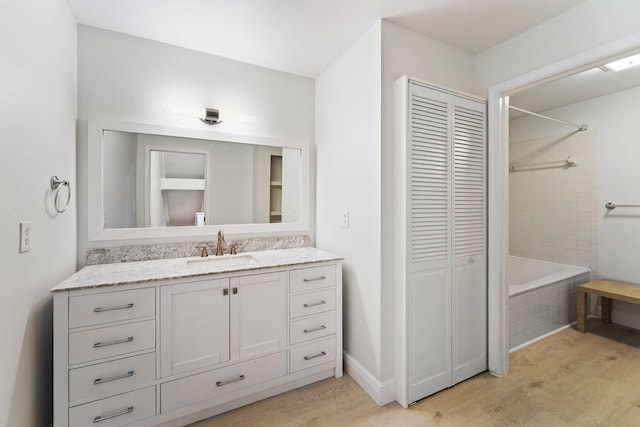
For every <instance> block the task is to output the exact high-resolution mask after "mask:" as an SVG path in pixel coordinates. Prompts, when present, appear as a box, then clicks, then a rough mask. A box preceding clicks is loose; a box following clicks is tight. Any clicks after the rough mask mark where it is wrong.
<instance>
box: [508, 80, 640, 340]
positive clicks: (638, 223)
mask: <svg viewBox="0 0 640 427" xmlns="http://www.w3.org/2000/svg"><path fill="white" fill-rule="evenodd" d="M639 113H640V88H635V89H631V90H627V91H623V92H618V93H613V94H610V95H607V96H603V97H599V98H594V99H592V100H588V101H584V102H580V103H576V104H573V105H569V106H566V107H561V108H557V109H554V110H551V111H547V112H545V114H548V115H550V116H552V117H557V118H560V119H563V120H567V121H571V122H574V123H577V122H579V123H586V124H587V125H588V126H589V129H590V131H589V132H594V133H595V134H596V135H597V141H596V147H597V148H596V163H597V184H596V187H597V193H598V196H597V202H596V209H597V210H596V215H597V221H598V222H597V224H598V225H597V230H598V231H597V234H598V236H597V240H598V249H597V256H598V274H597V276H596V277H601V278H610V279H616V280H623V281H628V282H632V283H640V266H638V253H640V209H624V210H623V209H622V208H620V209H617V210H615V211H613V212H611V213H608V214H607V210H606V209H605V207H604V205H605V204H606V203H607V202H616V203H619V204H625V203H629V204H640V192H638V191H637V188H636V184H637V183H638V182H640V168H638V165H637V163H638V159H640V145H639V144H638V131H637V123H638V120H637V117H638V114H639ZM557 126H558V125H556V124H553V123H551V122H547V121H542V120H539V119H537V120H535V121H534V119H533V118H522V119H518V120H516V121H514V122H512V124H511V135H513V137H514V138H518V139H522V138H523V137H524V135H527V136H528V137H531V138H541V137H544V136H547V135H550V134H557V133H558V132H559V129H558V127H557ZM562 129H563V130H565V131H566V128H562ZM613 321H614V322H615V323H622V324H626V325H629V326H632V327H634V328H640V308H639V307H637V306H630V305H627V304H624V303H619V302H617V301H614V306H613Z"/></svg>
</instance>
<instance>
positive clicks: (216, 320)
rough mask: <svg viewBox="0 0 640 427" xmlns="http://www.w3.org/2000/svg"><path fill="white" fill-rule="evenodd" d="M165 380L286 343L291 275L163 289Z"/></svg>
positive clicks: (163, 372) (231, 279)
mask: <svg viewBox="0 0 640 427" xmlns="http://www.w3.org/2000/svg"><path fill="white" fill-rule="evenodd" d="M160 305H161V312H162V315H161V317H160V330H161V343H162V344H161V347H160V348H161V355H160V358H161V360H162V369H161V375H162V377H168V376H171V375H175V374H180V373H182V372H187V371H190V370H193V369H198V368H202V367H206V366H211V365H215V364H218V363H221V362H226V361H228V360H236V359H240V358H243V357H249V356H253V355H257V354H261V353H264V352H267V351H270V350H277V349H279V348H285V347H286V345H287V317H286V307H287V277H286V272H276V273H265V274H255V275H248V276H240V277H231V278H224V279H207V280H202V281H198V282H191V283H182V284H176V285H171V286H164V287H162V288H161V290H160Z"/></svg>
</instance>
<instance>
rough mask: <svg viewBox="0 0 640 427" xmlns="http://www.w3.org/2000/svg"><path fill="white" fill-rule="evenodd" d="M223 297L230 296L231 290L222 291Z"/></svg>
mask: <svg viewBox="0 0 640 427" xmlns="http://www.w3.org/2000/svg"><path fill="white" fill-rule="evenodd" d="M222 295H224V296H227V295H229V288H224V289H223V290H222Z"/></svg>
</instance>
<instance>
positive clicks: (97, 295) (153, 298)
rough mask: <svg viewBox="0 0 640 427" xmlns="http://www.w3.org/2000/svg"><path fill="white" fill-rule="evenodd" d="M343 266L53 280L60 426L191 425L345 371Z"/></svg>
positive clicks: (320, 264)
mask: <svg viewBox="0 0 640 427" xmlns="http://www.w3.org/2000/svg"><path fill="white" fill-rule="evenodd" d="M281 251H282V252H284V251H285V250H281ZM271 252H279V251H271ZM323 254H326V253H323ZM283 256H284V254H283ZM326 258H327V257H326V256H325V257H324V259H326ZM131 264H133V263H131ZM290 264H293V265H290ZM341 265H342V263H341V260H340V258H337V257H333V258H332V259H330V260H329V261H322V262H312V263H304V262H301V263H291V262H290V261H288V262H287V263H286V264H284V266H276V267H268V264H267V266H266V267H260V268H259V269H256V268H253V269H246V271H245V270H239V271H226V272H222V273H215V274H202V275H193V274H192V275H190V276H186V275H185V277H176V276H175V275H173V276H171V277H176V278H166V279H165V278H163V276H162V275H158V277H157V278H155V277H154V278H153V279H150V280H147V281H134V282H132V283H121V284H118V285H113V286H101V285H96V284H94V285H93V286H94V287H88V286H84V287H79V286H75V285H74V286H72V287H69V286H62V285H64V282H63V283H62V284H61V286H59V287H58V288H54V289H53V292H54V425H55V426H56V427H58V426H87V425H95V424H98V425H100V426H119V425H136V426H155V425H160V424H165V423H166V424H167V425H185V424H188V423H191V422H194V421H196V420H198V419H202V418H206V417H210V416H213V415H216V414H218V413H221V412H224V411H227V410H230V409H233V408H236V407H239V406H242V405H246V404H248V403H251V402H254V401H256V400H260V399H263V398H265V397H269V396H272V395H275V394H278V393H282V392H284V391H287V390H291V389H294V388H297V387H300V386H303V385H306V384H309V383H311V382H314V381H318V380H320V379H324V378H327V377H330V376H336V377H339V376H341V375H342V357H341V356H342V334H341V329H342V311H341V308H342V303H341V293H342V291H341V289H342V280H341V277H342V276H341ZM100 267H101V269H102V270H104V271H103V272H104V273H105V277H108V276H109V274H108V273H109V271H108V270H109V269H110V268H111V267H108V266H100ZM126 267H127V266H115V265H114V267H112V268H113V269H114V270H115V269H126ZM81 273H82V271H81V272H79V273H76V275H78V274H81ZM167 275H168V274H167ZM72 277H73V276H72ZM121 277H122V276H121ZM92 280H93V279H92ZM60 287H61V288H62V289H60Z"/></svg>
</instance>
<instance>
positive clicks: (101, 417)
mask: <svg viewBox="0 0 640 427" xmlns="http://www.w3.org/2000/svg"><path fill="white" fill-rule="evenodd" d="M132 412H133V405H131V406H129V407H128V408H127V409H124V410H122V411H119V412H116V413H114V414H110V415H98V416H97V417H95V418H94V419H93V422H94V423H99V422H101V421H107V420H110V419H112V418H115V417H119V416H121V415H127V414H130V413H132Z"/></svg>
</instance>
